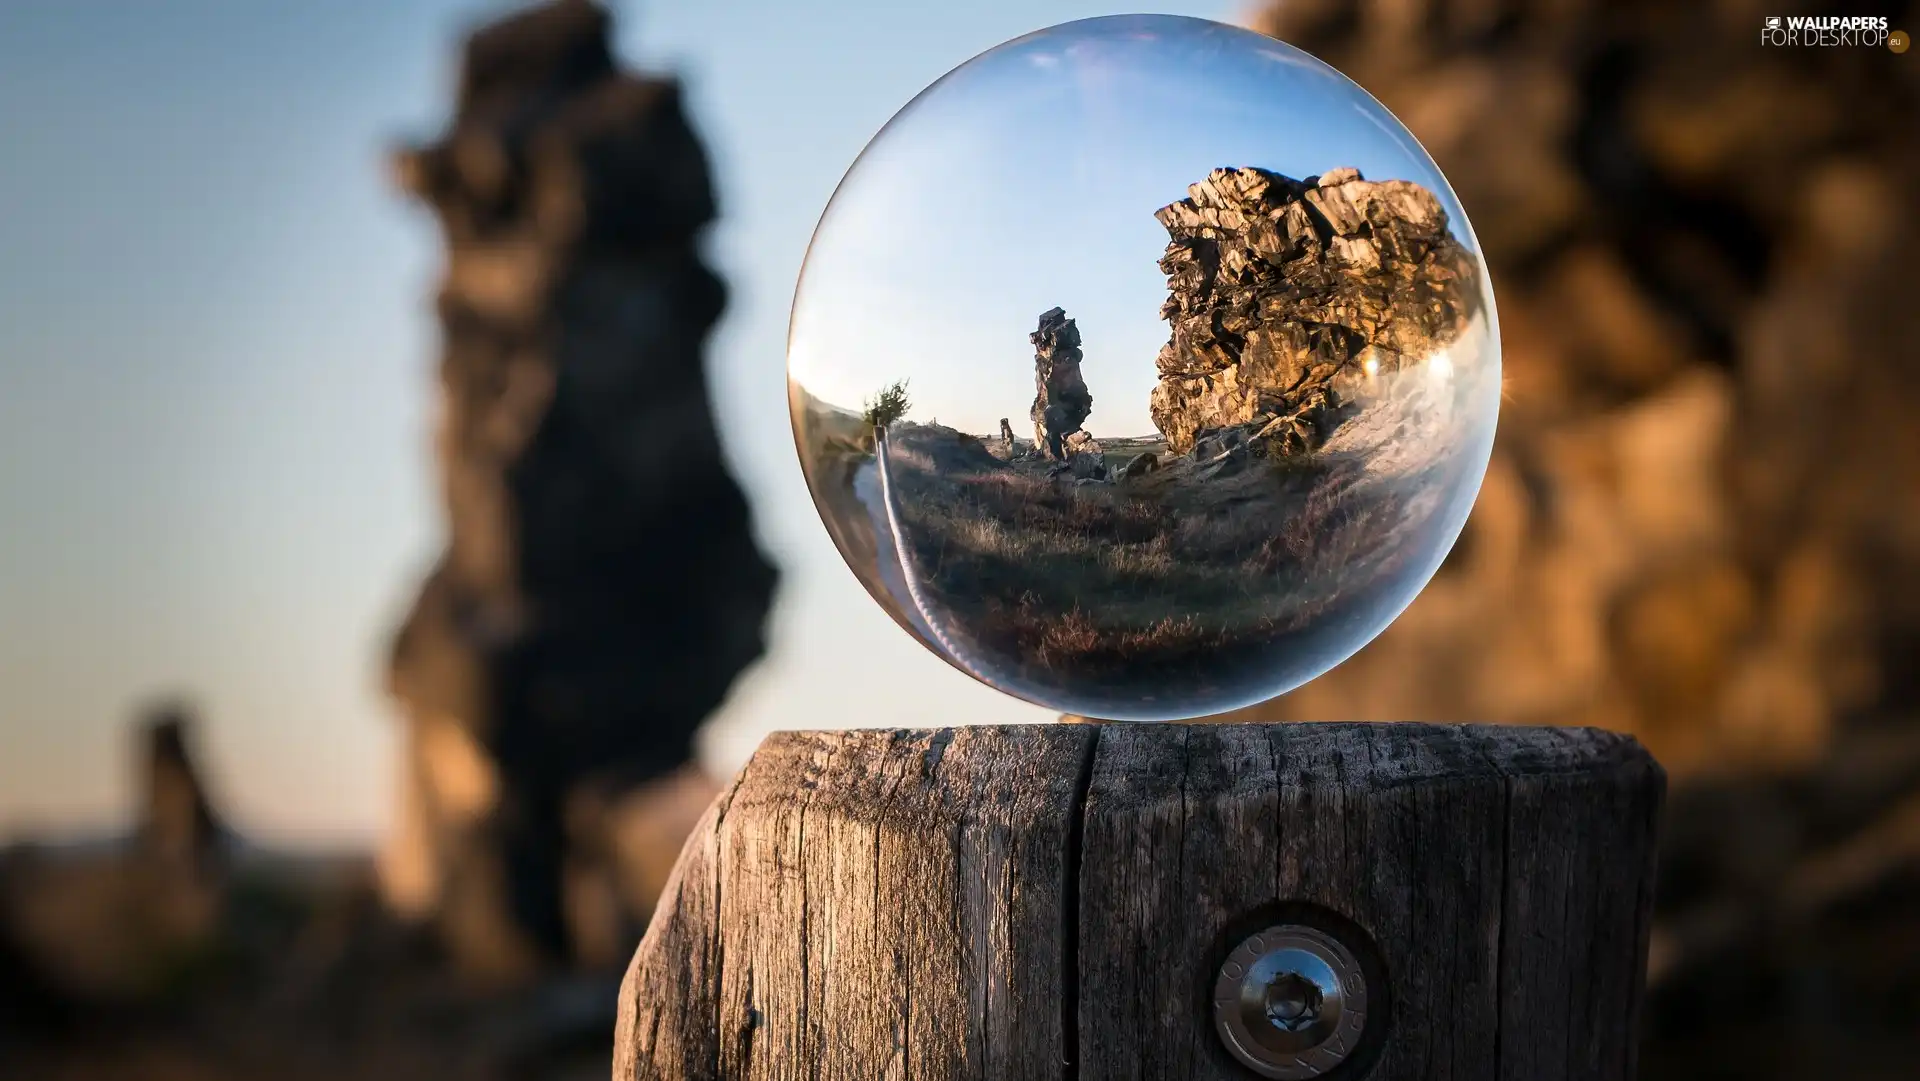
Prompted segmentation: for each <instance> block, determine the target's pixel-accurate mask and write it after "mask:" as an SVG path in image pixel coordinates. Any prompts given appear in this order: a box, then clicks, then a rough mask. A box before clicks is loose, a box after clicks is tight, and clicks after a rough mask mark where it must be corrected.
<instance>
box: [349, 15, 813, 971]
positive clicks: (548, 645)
mask: <svg viewBox="0 0 1920 1081" xmlns="http://www.w3.org/2000/svg"><path fill="white" fill-rule="evenodd" d="M395 166H396V171H397V173H398V175H399V180H400V183H401V184H402V185H403V186H404V187H405V189H406V190H407V191H408V192H410V193H412V194H413V195H415V196H416V197H418V198H419V199H421V200H422V201H424V202H426V203H427V204H429V205H430V206H431V207H432V208H433V210H434V212H435V213H436V215H437V216H438V218H439V221H440V225H441V228H442V231H443V233H444V235H445V241H446V247H447V262H446V271H445V278H444V280H443V283H442V286H441V290H440V294H439V314H440V321H441V327H442V336H443V353H442V359H441V363H440V391H441V395H440V397H441V409H440V427H439V433H438V448H439V458H440V467H441V477H442V481H443V485H442V494H443V497H444V500H445V507H446V513H447V520H448V527H449V528H448V534H449V537H448V546H447V550H446V553H445V555H444V556H443V557H442V558H441V560H440V563H439V565H438V566H437V567H436V568H435V569H434V571H433V573H432V574H431V576H430V577H429V578H428V579H427V581H426V583H425V584H424V586H423V587H422V588H421V591H420V595H419V599H418V601H417V602H416V603H415V605H414V608H413V611H412V614H411V615H409V616H408V618H407V620H406V623H405V625H404V626H403V627H402V628H401V630H400V633H399V635H398V638H397V640H396V642H395V644H394V649H393V657H392V664H391V683H392V689H393V692H394V694H395V695H396V696H397V697H398V698H399V699H400V701H401V702H402V703H403V704H404V706H405V709H406V713H407V719H408V735H407V740H406V743H407V754H408V765H407V783H408V786H409V788H408V791H407V793H406V795H405V799H406V806H407V811H406V813H405V818H406V821H405V823H404V828H403V829H402V831H401V833H400V835H399V836H398V837H397V838H396V841H395V844H394V846H393V847H392V849H391V850H390V852H389V854H388V858H387V872H388V881H389V883H390V886H391V889H390V893H391V895H392V896H393V897H394V898H395V899H396V900H397V901H399V902H400V903H402V904H404V905H406V906H408V907H411V908H413V909H414V910H416V911H419V912H421V913H423V914H427V915H430V916H431V917H432V919H433V920H434V922H435V924H436V926H437V927H438V928H439V930H440V931H441V933H442V934H443V936H444V937H445V940H446V942H447V943H448V945H449V946H450V947H451V949H452V950H453V951H454V953H455V954H456V956H458V957H459V958H460V959H461V960H462V961H463V962H464V963H465V964H467V965H468V966H469V967H470V968H472V969H474V970H477V971H480V970H483V971H490V972H496V973H500V974H503V975H504V974H511V973H516V972H521V971H524V970H526V969H527V968H528V967H529V966H533V965H538V964H540V963H543V962H548V961H555V960H564V959H568V958H572V957H576V956H577V955H579V953H580V952H581V950H582V949H588V950H589V952H591V949H592V947H591V945H590V944H591V943H595V942H597V943H600V944H601V945H600V946H599V947H598V948H599V949H601V950H612V951H614V952H616V953H617V952H620V951H622V950H624V949H626V948H627V945H628V942H627V937H628V936H627V934H626V933H625V932H615V931H611V930H609V929H608V928H607V926H606V921H607V920H608V919H611V918H614V917H615V916H616V915H618V916H621V917H623V918H625V919H626V920H628V922H629V924H631V921H633V920H634V919H637V918H641V917H644V915H645V906H646V905H647V904H650V903H651V900H650V898H631V897H628V898H625V899H623V900H622V901H621V902H620V903H618V904H615V903H612V902H606V903H598V902H591V901H583V900H582V897H583V894H581V892H580V891H578V890H573V889H570V888H568V886H567V885H566V884H568V883H578V882H581V881H586V880H596V881H601V882H603V883H604V881H606V879H607V877H608V875H607V873H606V872H605V870H604V868H601V869H600V870H595V868H597V867H599V866H600V865H599V860H600V856H601V855H604V854H605V853H606V852H607V851H608V850H609V848H610V847H611V846H610V843H609V842H606V841H605V840H604V838H603V837H602V836H601V835H603V834H604V833H605V832H606V830H607V829H608V828H609V826H608V818H607V815H608V814H609V813H610V811H609V808H612V807H615V806H617V805H620V803H621V800H622V794H623V793H629V792H632V791H634V790H635V788H636V786H640V785H642V784H645V783H647V782H653V781H658V780H659V779H661V778H666V777H669V776H671V775H674V774H675V771H678V770H682V769H685V768H688V767H687V763H688V761H689V758H690V754H691V740H692V738H693V735H694V732H695V730H696V729H697V728H698V727H699V725H700V723H701V722H702V721H703V720H704V719H705V718H706V717H707V715H708V714H709V713H711V712H712V711H713V709H714V708H715V707H716V706H717V705H719V703H720V701H721V700H722V698H723V697H724V696H725V695H726V693H727V691H728V689H729V688H730V687H731V685H732V684H733V681H734V679H735V677H737V676H738V675H739V674H740V672H741V670H742V669H743V668H745V667H746V666H747V665H748V664H750V663H752V662H753V661H754V660H755V659H756V658H757V657H758V656H759V655H760V653H761V651H762V648H763V641H762V631H761V627H762V622H763V619H764V616H765V614H766V611H767V608H768V606H769V603H770V601H771V598H772V592H773V588H774V584H775V571H774V569H773V567H772V566H771V565H770V564H769V562H768V561H767V559H766V557H765V556H764V555H762V553H761V552H760V551H759V550H758V548H757V547H756V545H755V542H754V539H753V536H752V533H751V530H750V526H749V520H748V510H747V505H746V502H745V500H744V498H743V497H742V494H741V491H740V489H739V487H738V486H737V485H736V483H735V482H734V480H733V478H732V477H731V476H730V475H729V473H728V471H727V467H726V464H725V462H724V461H723V459H722V456H721V450H720V441H719V436H718V432H717V431H716V426H715V422H714V417H713V414H712V412H711V410H710V408H709V405H708V398H707V383H706V377H705V371H704V368H703V363H702V352H703V347H704V344H705V341H706V337H707V333H708V330H709V329H710V328H711V327H712V325H713V323H714V321H715V320H716V319H717V318H718V316H719V315H720V312H721V309H722V307H723V304H724V300H725V292H724V289H723V287H722V284H721V282H720V281H719V280H718V279H717V278H715V277H714V275H713V274H712V272H711V271H709V270H708V269H707V267H706V265H705V263H704V262H703V261H702V258H701V254H700V248H699V242H700V237H701V234H702V232H703V230H704V229H705V227H706V226H707V224H708V223H709V222H711V221H712V220H713V217H714V213H715V208H714V200H713V192H712V187H711V184H710V183H709V180H708V175H707V164H706V158H705V155H704V153H703V151H702V149H701V146H700V143H699V141H698V139H697V138H696V137H695V135H694V133H693V131H692V130H691V129H690V128H689V127H688V124H687V120H686V118H685V116H684V114H683V112H682V109H681V102H680V93H679V90H678V87H677V85H676V84H675V83H674V82H673V81H671V80H669V79H664V78H655V77H648V76H640V75H635V74H631V73H627V72H624V71H621V70H620V69H619V68H618V67H617V66H616V65H615V62H614V59H613V56H612V54H611V52H610V51H609V20H608V16H607V14H606V12H605V11H604V10H603V9H602V8H600V7H599V6H598V5H596V4H592V3H588V2H585V0H556V2H553V3H548V4H544V5H541V6H538V7H534V8H532V9H530V10H527V11H525V12H523V13H520V14H516V15H513V16H511V17H508V18H505V19H503V20H501V21H499V22H497V23H495V24H493V25H491V26H488V27H485V28H484V29H481V30H480V31H478V32H477V33H475V34H474V35H473V36H472V37H471V39H470V40H469V41H468V42H467V46H466V52H465V55H464V58H463V63H462V69H461V75H460V85H459V92H458V102H457V107H456V110H455V115H454V118H453V121H452V123H451V125H450V126H449V128H448V130H447V131H446V133H445V134H444V135H443V136H442V137H441V138H440V139H439V140H437V141H435V142H433V143H431V144H429V145H426V146H422V147H418V148H414V149H410V150H406V151H404V152H402V153H400V154H398V155H397V157H396V159H395ZM688 783H692V782H688ZM665 785H666V787H665V789H664V791H667V792H669V793H683V792H684V790H685V784H684V783H681V782H676V781H668V782H665ZM596 853H599V854H600V855H596ZM615 877H619V876H617V875H616V876H615ZM595 890H599V887H595V889H594V890H588V891H587V893H586V895H584V896H591V895H592V894H593V893H594V892H595ZM600 892H604V890H600ZM636 909H637V911H636ZM593 912H597V913H599V914H600V915H599V916H598V917H591V916H586V915H583V913H593ZM582 919H586V920H587V922H588V923H591V924H593V925H594V926H591V927H587V926H582V925H581V922H580V921H581V920H582ZM630 929H631V928H630V927H629V930H630Z"/></svg>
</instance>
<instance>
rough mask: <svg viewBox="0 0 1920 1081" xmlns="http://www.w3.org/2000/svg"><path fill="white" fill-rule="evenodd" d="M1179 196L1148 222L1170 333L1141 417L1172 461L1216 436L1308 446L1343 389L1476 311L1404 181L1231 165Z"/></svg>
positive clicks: (1468, 284) (1442, 218)
mask: <svg viewBox="0 0 1920 1081" xmlns="http://www.w3.org/2000/svg"><path fill="white" fill-rule="evenodd" d="M1187 191H1188V197H1187V198H1185V199H1182V200H1180V201H1179V202H1177V203H1173V204H1171V205H1169V206H1166V207H1163V208H1161V209H1160V211H1159V212H1158V213H1157V214H1155V217H1157V218H1158V219H1159V220H1160V223H1161V224H1162V225H1164V226H1165V227H1166V230H1167V233H1168V235H1169V236H1170V237H1171V240H1170V241H1169V242H1168V244H1167V250H1166V254H1165V255H1164V256H1163V257H1162V258H1161V260H1160V269H1161V270H1162V271H1163V272H1164V273H1165V274H1166V276H1167V288H1168V292H1169V295H1168V297H1167V300H1166V303H1165V304H1163V305H1162V306H1161V309H1160V315H1161V318H1163V319H1165V320H1167V321H1168V322H1169V323H1170V324H1171V325H1172V336H1171V337H1170V339H1169V340H1168V342H1167V344H1166V345H1165V347H1163V348H1162V349H1161V351H1160V356H1159V358H1158V361H1157V364H1158V367H1159V371H1160V381H1159V384H1158V385H1157V386H1156V387H1155V388H1154V390H1153V396H1152V399H1151V402H1150V404H1149V412H1150V414H1151V415H1152V417H1153V421H1154V424H1155V426H1157V427H1158V428H1159V429H1160V431H1161V432H1162V433H1163V434H1164V435H1165V436H1166V440H1167V448H1168V449H1169V450H1170V451H1172V452H1173V453H1175V454H1184V453H1187V452H1188V451H1191V450H1192V449H1193V448H1194V444H1195V442H1196V440H1198V439H1199V438H1200V437H1202V436H1204V435H1207V434H1209V433H1212V432H1215V431H1218V430H1220V429H1228V428H1237V429H1243V430H1244V432H1245V434H1246V436H1247V438H1248V440H1249V442H1250V443H1251V444H1252V445H1253V446H1254V448H1255V449H1256V450H1259V451H1271V450H1273V449H1278V450H1279V451H1280V452H1281V453H1294V452H1298V451H1303V450H1311V449H1314V448H1316V447H1318V446H1319V445H1320V444H1321V443H1322V442H1323V441H1324V440H1325V439H1326V438H1327V436H1328V435H1329V434H1331V431H1332V429H1333V428H1334V427H1335V426H1337V425H1338V424H1339V422H1340V420H1341V418H1342V416H1343V413H1344V411H1345V409H1346V407H1347V405H1348V404H1349V401H1350V397H1351V395H1350V393H1349V388H1350V387H1351V386H1352V384H1353V382H1354V381H1356V380H1358V379H1361V378H1365V377H1368V376H1372V375H1374V374H1376V373H1380V372H1391V371H1395V370H1398V369H1399V368H1400V367H1402V366H1403V365H1405V364H1407V363H1409V362H1411V361H1419V360H1422V359H1425V358H1427V357H1430V356H1432V355H1434V354H1435V353H1437V352H1438V351H1440V350H1442V349H1444V348H1446V346H1447V345H1448V344H1450V343H1451V342H1452V341H1453V340H1454V339H1455V338H1456V337H1458V336H1459V334H1460V333H1461V331H1462V329H1463V328H1464V327H1465V326H1466V324H1467V321H1468V320H1469V319H1471V318H1472V317H1473V315H1474V314H1475V312H1476V310H1477V304H1478V301H1477V292H1476V290H1475V289H1474V288H1473V282H1474V275H1475V262H1474V258H1473V256H1472V255H1471V254H1470V253H1469V252H1468V251H1467V250H1466V249H1465V248H1464V247H1463V246H1462V245H1461V244H1460V242H1459V241H1458V240H1456V239H1455V238H1454V237H1453V235H1452V234H1451V233H1450V232H1449V231H1448V228H1447V214H1446V211H1445V210H1443V209H1442V208H1441V206H1440V203H1439V200H1437V199H1435V198H1434V196H1433V194H1432V193H1431V192H1429V191H1427V190H1426V189H1425V188H1423V187H1421V186H1420V185H1418V184H1414V183H1412V182H1410V181H1405V180H1387V181H1380V182H1374V181H1369V180H1366V179H1363V178H1362V177H1361V175H1360V172H1359V170H1357V169H1350V168H1343V169H1334V170H1332V171H1330V172H1327V173H1325V174H1324V175H1322V176H1319V177H1309V178H1307V179H1306V180H1293V179H1291V178H1288V177H1285V176H1281V175H1280V174H1278V173H1271V172H1267V171H1266V170H1264V169H1252V168H1237V169H1215V170H1213V171H1212V172H1211V173H1209V174H1208V175H1207V178H1206V179H1205V180H1202V181H1200V182H1199V183H1196V184H1194V185H1192V186H1191V187H1189V188H1188V189H1187Z"/></svg>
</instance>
